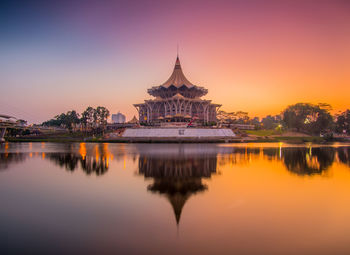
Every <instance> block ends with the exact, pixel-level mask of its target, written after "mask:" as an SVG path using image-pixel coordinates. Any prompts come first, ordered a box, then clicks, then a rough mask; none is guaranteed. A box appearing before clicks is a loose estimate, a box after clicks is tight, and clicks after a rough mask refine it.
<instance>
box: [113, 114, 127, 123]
mask: <svg viewBox="0 0 350 255" xmlns="http://www.w3.org/2000/svg"><path fill="white" fill-rule="evenodd" d="M112 123H118V124H120V123H125V115H124V114H122V113H120V112H118V113H117V114H112Z"/></svg>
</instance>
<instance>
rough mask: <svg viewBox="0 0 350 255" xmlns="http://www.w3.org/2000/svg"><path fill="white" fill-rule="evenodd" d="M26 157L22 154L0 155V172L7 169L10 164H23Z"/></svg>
mask: <svg viewBox="0 0 350 255" xmlns="http://www.w3.org/2000/svg"><path fill="white" fill-rule="evenodd" d="M27 156H28V155H27V154H24V153H0V171H1V170H5V169H7V168H8V167H9V165H10V164H14V163H20V162H24V161H25V160H26V158H27Z"/></svg>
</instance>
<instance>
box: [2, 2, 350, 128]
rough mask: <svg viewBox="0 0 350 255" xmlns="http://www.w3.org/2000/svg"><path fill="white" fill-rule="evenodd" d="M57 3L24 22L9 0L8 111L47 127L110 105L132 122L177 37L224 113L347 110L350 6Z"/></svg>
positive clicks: (188, 64)
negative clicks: (311, 107) (298, 106)
mask: <svg viewBox="0 0 350 255" xmlns="http://www.w3.org/2000/svg"><path fill="white" fill-rule="evenodd" d="M63 2H64V1H63ZM136 2H137V1H136ZM54 7H55V8H49V7H48V6H45V8H46V9H40V8H44V7H42V6H39V7H38V8H39V10H37V9H35V8H34V7H33V8H34V9H33V10H32V9H29V10H28V9H26V11H27V12H26V15H27V16H28V17H27V16H24V17H23V16H18V17H17V16H16V15H10V14H11V10H12V9H13V8H12V7H11V8H12V9H11V8H10V7H8V17H6V19H7V22H6V23H4V24H6V26H7V27H5V32H6V37H4V38H5V39H4V40H2V41H1V42H0V54H1V56H2V58H1V60H0V65H1V67H2V68H1V69H0V84H1V89H2V94H4V95H6V96H5V97H3V98H2V99H1V102H0V113H3V114H13V115H15V116H17V117H19V118H24V119H27V120H29V121H30V122H41V121H44V120H47V119H49V118H52V117H53V116H54V115H56V114H59V113H61V112H65V111H68V110H71V109H76V110H77V111H79V112H81V111H83V110H84V109H85V108H86V107H87V106H89V105H91V106H98V105H103V106H106V107H107V108H108V109H109V110H110V111H111V113H116V112H117V111H121V112H123V113H125V114H126V115H127V119H130V118H132V116H133V115H136V114H137V112H136V109H135V108H134V107H133V105H132V104H134V103H141V102H142V101H143V100H144V99H148V98H150V96H149V95H148V94H147V92H146V90H147V88H150V87H151V86H155V85H160V84H161V83H163V82H165V81H166V79H167V78H168V77H169V76H170V74H171V72H172V69H173V66H174V63H175V58H176V45H177V44H179V48H180V60H181V64H182V68H183V71H184V73H185V75H186V76H187V78H188V79H189V80H190V81H191V82H192V83H194V84H196V85H199V86H204V87H206V88H207V89H208V90H209V93H208V95H206V96H205V98H207V99H212V100H213V102H215V103H221V104H222V105H223V106H222V108H221V109H223V110H226V111H230V112H231V111H238V110H242V111H247V112H249V115H250V116H252V117H253V116H259V117H263V116H265V115H267V114H278V113H280V112H281V111H282V110H283V108H285V107H286V106H288V105H290V104H294V103H297V102H311V103H319V102H326V103H330V104H331V105H332V106H333V108H334V109H335V111H339V110H345V109H347V108H350V107H349V103H348V102H349V99H350V96H349V95H350V86H349V84H350V72H349V69H350V15H349V13H350V4H349V2H347V1H340V0H339V1H287V0H286V1H258V0H256V1H230V2H227V1H216V2H215V3H214V2H210V1H201V2H198V1H184V2H182V1H177V2H176V3H174V2H168V1H160V2H158V3H154V2H152V3H151V2H149V3H148V2H147V1H145V2H142V1H141V2H139V4H136V3H134V4H131V3H129V2H127V1H126V2H123V3H122V4H120V5H116V4H115V5H113V4H109V5H99V4H93V3H90V5H84V4H81V5H77V6H75V7H76V8H72V6H68V5H64V4H62V6H60V7H57V6H54ZM68 7H69V8H68ZM16 8H19V7H16ZM12 11H13V10H12Z"/></svg>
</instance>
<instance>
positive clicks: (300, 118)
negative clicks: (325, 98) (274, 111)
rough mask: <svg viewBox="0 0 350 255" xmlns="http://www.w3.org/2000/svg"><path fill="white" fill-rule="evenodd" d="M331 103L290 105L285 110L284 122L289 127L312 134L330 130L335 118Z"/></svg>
mask: <svg viewBox="0 0 350 255" xmlns="http://www.w3.org/2000/svg"><path fill="white" fill-rule="evenodd" d="M326 106H327V107H326ZM329 109H330V107H329V105H326V104H319V105H313V104H308V103H298V104H295V105H291V106H288V107H287V108H286V109H285V110H284V112H283V114H282V115H283V122H284V124H285V126H286V127H287V128H290V129H296V130H297V131H301V132H307V133H310V134H320V133H322V132H326V131H330V130H331V128H332V124H333V118H332V116H331V114H330V113H329Z"/></svg>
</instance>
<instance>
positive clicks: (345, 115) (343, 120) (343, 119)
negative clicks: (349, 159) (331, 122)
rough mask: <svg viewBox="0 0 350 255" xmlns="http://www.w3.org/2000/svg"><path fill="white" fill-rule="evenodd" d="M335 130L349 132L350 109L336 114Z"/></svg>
mask: <svg viewBox="0 0 350 255" xmlns="http://www.w3.org/2000/svg"><path fill="white" fill-rule="evenodd" d="M335 131H336V132H337V133H340V134H342V133H346V134H350V110H349V109H348V110H346V111H345V112H342V113H340V114H338V115H336V122H335Z"/></svg>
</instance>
